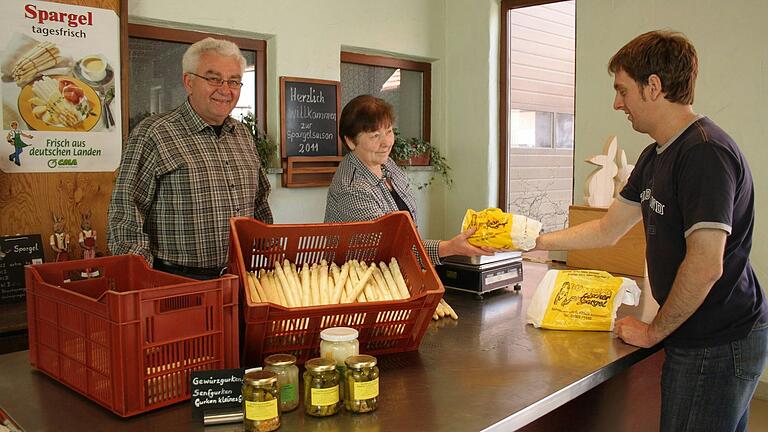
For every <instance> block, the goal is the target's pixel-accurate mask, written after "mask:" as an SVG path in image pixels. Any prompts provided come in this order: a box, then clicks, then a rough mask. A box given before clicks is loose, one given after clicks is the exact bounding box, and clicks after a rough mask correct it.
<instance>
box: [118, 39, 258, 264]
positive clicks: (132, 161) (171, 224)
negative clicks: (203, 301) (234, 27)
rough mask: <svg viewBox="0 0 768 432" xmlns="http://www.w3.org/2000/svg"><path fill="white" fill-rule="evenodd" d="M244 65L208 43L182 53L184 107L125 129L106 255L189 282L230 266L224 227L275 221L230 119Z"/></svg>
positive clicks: (246, 143)
mask: <svg viewBox="0 0 768 432" xmlns="http://www.w3.org/2000/svg"><path fill="white" fill-rule="evenodd" d="M245 65H246V61H245V58H244V57H243V56H242V54H241V53H240V50H239V49H238V47H237V46H236V45H235V44H233V43H231V42H229V41H225V40H217V39H212V38H206V39H203V40H201V41H198V42H196V43H195V44H193V45H192V46H190V47H189V49H188V50H187V51H186V53H184V57H183V59H182V67H183V71H184V77H183V80H184V88H185V89H186V91H187V95H188V98H187V101H186V102H184V103H183V104H182V105H181V106H179V107H178V108H176V109H175V110H173V111H170V112H168V113H164V114H160V115H155V116H151V117H149V118H147V119H145V120H143V121H142V122H141V123H139V125H138V126H136V128H135V129H134V130H133V131H132V132H131V134H130V136H129V137H128V142H127V144H126V146H125V150H124V152H123V158H122V162H121V165H120V172H119V175H118V177H117V182H116V184H115V188H114V192H113V194H112V201H111V203H110V206H109V227H108V228H109V248H110V249H111V251H112V252H113V253H114V254H125V253H131V254H137V255H141V256H143V257H144V258H145V259H146V260H147V261H148V262H149V263H151V264H152V265H153V267H154V268H156V269H159V270H163V271H167V272H170V273H175V274H180V275H184V276H188V277H193V278H196V279H208V278H214V277H217V276H218V275H219V274H220V273H221V271H222V269H223V267H225V266H226V262H227V250H228V244H229V225H228V221H229V218H230V217H233V216H250V217H255V218H257V219H260V220H262V221H264V222H267V223H272V212H271V210H270V208H269V204H268V203H267V196H268V195H269V190H270V187H269V182H268V180H267V178H266V176H265V175H264V173H263V170H262V169H261V161H260V160H259V157H258V155H257V153H256V147H255V144H254V140H253V136H252V135H251V133H250V132H249V130H248V129H247V128H246V127H245V126H244V125H243V124H242V123H240V122H238V121H236V120H234V119H233V118H231V117H230V116H229V114H230V113H231V112H232V109H233V108H234V107H235V104H236V103H237V100H238V98H239V97H240V88H241V87H242V82H241V79H242V77H243V72H244V70H245Z"/></svg>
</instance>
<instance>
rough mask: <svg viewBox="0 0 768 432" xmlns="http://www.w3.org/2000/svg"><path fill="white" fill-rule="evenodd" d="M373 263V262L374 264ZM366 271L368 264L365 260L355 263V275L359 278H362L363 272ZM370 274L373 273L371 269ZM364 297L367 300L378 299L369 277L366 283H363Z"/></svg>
mask: <svg viewBox="0 0 768 432" xmlns="http://www.w3.org/2000/svg"><path fill="white" fill-rule="evenodd" d="M374 265H375V264H374ZM367 271H368V265H367V264H365V261H360V262H358V263H357V277H358V278H359V279H362V278H363V275H364V274H365V272H367ZM371 274H373V270H371ZM364 292H365V299H366V300H368V301H378V300H379V297H378V296H377V295H376V291H375V290H374V289H373V287H372V286H371V281H370V278H369V280H368V283H367V284H366V285H365V289H364Z"/></svg>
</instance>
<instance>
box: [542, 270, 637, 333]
mask: <svg viewBox="0 0 768 432" xmlns="http://www.w3.org/2000/svg"><path fill="white" fill-rule="evenodd" d="M639 301H640V288H639V287H638V286H637V283H636V282H635V281H633V280H632V279H627V278H623V277H615V276H612V275H611V274H610V273H608V272H604V271H601V270H549V271H548V272H547V274H546V275H545V276H544V279H542V280H541V282H539V286H538V287H536V292H535V293H534V295H533V298H532V299H531V304H530V306H528V323H530V324H533V325H534V327H541V328H547V329H555V330H603V331H610V330H613V324H614V320H615V319H616V311H617V310H618V309H619V306H620V305H621V304H622V303H624V304H628V305H631V306H636V305H637V304H638V302H639Z"/></svg>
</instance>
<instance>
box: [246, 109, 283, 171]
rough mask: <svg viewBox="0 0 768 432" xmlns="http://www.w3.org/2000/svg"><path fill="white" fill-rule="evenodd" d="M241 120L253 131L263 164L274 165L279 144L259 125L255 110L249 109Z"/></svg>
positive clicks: (266, 165) (264, 166)
mask: <svg viewBox="0 0 768 432" xmlns="http://www.w3.org/2000/svg"><path fill="white" fill-rule="evenodd" d="M240 121H241V122H242V123H243V124H244V125H245V126H246V127H247V128H248V130H249V131H251V134H252V135H253V140H254V142H255V143H256V152H257V153H258V154H259V159H261V165H262V167H263V168H265V169H266V168H268V167H270V166H272V164H274V162H275V156H276V155H277V144H275V143H274V142H273V141H272V140H271V139H270V138H269V135H267V134H266V133H264V131H263V130H262V129H261V128H260V127H259V126H258V124H257V121H256V118H255V117H254V115H253V112H251V111H248V112H247V113H246V114H245V115H244V116H243V117H242V118H241V119H240Z"/></svg>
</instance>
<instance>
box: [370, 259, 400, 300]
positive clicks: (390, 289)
mask: <svg viewBox="0 0 768 432" xmlns="http://www.w3.org/2000/svg"><path fill="white" fill-rule="evenodd" d="M379 265H381V264H379ZM373 278H374V279H375V280H376V282H377V283H378V284H379V289H381V291H382V292H383V293H384V294H385V297H386V299H387V300H399V299H400V292H399V291H397V287H396V286H394V285H392V286H390V285H389V284H388V283H387V280H386V279H384V273H382V272H381V269H380V268H379V266H377V265H373Z"/></svg>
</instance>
